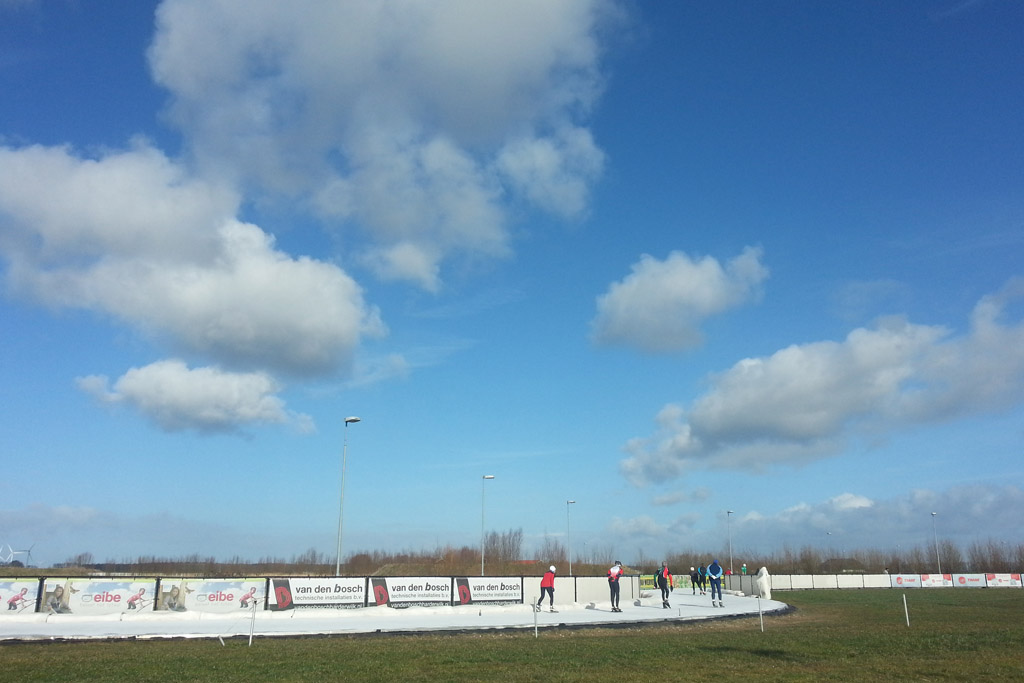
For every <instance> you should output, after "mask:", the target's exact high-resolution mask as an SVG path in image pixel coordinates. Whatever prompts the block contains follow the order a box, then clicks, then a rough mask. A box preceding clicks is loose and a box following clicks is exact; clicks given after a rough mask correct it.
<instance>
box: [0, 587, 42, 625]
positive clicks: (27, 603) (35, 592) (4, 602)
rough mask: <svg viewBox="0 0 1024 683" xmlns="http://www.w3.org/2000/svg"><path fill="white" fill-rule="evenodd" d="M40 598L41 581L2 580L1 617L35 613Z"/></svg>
mask: <svg viewBox="0 0 1024 683" xmlns="http://www.w3.org/2000/svg"><path fill="white" fill-rule="evenodd" d="M38 598H39V579H3V580H0V616H4V615H8V616H10V615H13V614H25V613H27V612H35V611H36V600H37V599H38ZM5 607H6V609H4V608H5Z"/></svg>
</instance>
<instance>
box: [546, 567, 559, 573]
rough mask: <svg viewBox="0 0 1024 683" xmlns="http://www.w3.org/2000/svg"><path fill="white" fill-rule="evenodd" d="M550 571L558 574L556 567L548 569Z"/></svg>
mask: <svg viewBox="0 0 1024 683" xmlns="http://www.w3.org/2000/svg"><path fill="white" fill-rule="evenodd" d="M548 571H551V572H557V571H558V570H557V569H555V565H551V566H550V567H548Z"/></svg>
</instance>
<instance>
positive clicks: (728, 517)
mask: <svg viewBox="0 0 1024 683" xmlns="http://www.w3.org/2000/svg"><path fill="white" fill-rule="evenodd" d="M725 526H726V527H727V528H728V530H729V573H730V574H732V510H726V511H725ZM729 580H730V581H732V579H729ZM729 585H730V586H731V585H732V584H729Z"/></svg>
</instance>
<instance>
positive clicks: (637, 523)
mask: <svg viewBox="0 0 1024 683" xmlns="http://www.w3.org/2000/svg"><path fill="white" fill-rule="evenodd" d="M607 531H608V533H610V534H611V535H612V536H615V537H620V538H624V539H636V538H638V537H652V536H660V535H661V534H663V533H664V531H665V527H664V526H662V525H661V524H658V523H657V522H655V521H654V520H653V519H652V518H651V517H648V516H647V515H641V516H639V517H631V518H629V519H623V518H621V517H613V518H612V519H611V521H610V522H609V523H608V529H607Z"/></svg>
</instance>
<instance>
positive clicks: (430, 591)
mask: <svg viewBox="0 0 1024 683" xmlns="http://www.w3.org/2000/svg"><path fill="white" fill-rule="evenodd" d="M370 591H371V594H370V605H371V606H373V605H376V606H378V607H383V606H385V605H386V606H388V607H434V606H437V605H450V604H452V580H451V578H450V577H448V576H390V577H387V578H385V577H376V576H375V577H371V578H370Z"/></svg>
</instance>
